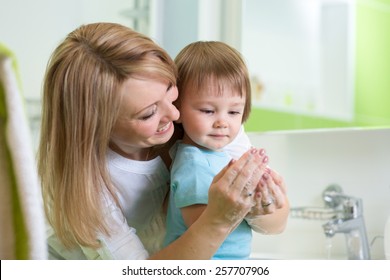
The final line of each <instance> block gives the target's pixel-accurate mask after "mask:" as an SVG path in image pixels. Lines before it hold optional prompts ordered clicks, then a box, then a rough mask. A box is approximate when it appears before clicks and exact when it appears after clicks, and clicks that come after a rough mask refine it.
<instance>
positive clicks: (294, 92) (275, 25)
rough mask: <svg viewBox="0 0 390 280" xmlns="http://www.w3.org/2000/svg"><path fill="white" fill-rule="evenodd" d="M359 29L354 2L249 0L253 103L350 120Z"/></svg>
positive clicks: (246, 25)
mask: <svg viewBox="0 0 390 280" xmlns="http://www.w3.org/2000/svg"><path fill="white" fill-rule="evenodd" d="M354 32H355V30H354V9H353V5H352V1H345V0H339V1H331V2H329V1H306V0H290V1H285V0H273V1H267V0H260V1H259V0H246V1H244V2H243V11H242V36H241V38H242V41H241V51H242V53H243V54H244V55H245V57H246V58H247V60H248V67H249V70H250V72H251V74H252V77H253V79H252V83H253V103H254V106H260V107H263V108H269V109H273V110H281V111H285V112H294V113H298V114H306V115H314V116H322V117H329V118H334V119H340V120H346V121H349V120H351V119H352V118H353V107H352V105H353V90H354V88H353V83H354V79H353V65H354V63H353V49H354Z"/></svg>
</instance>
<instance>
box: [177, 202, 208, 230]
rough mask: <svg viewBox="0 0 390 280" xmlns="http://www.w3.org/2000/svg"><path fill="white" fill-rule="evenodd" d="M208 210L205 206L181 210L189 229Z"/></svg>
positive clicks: (198, 205) (194, 206) (197, 205)
mask: <svg viewBox="0 0 390 280" xmlns="http://www.w3.org/2000/svg"><path fill="white" fill-rule="evenodd" d="M205 209H206V205H205V204H194V205H191V206H187V207H183V208H181V214H182V216H183V220H184V222H185V224H186V226H187V227H190V226H191V225H192V224H193V223H194V222H195V221H196V220H197V219H198V218H199V216H200V215H201V214H202V213H203V211H204V210H205Z"/></svg>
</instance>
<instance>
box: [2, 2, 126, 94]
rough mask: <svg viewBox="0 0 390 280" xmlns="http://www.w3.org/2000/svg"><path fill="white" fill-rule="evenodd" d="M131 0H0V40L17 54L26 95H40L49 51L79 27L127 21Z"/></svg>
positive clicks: (124, 22)
mask: <svg viewBox="0 0 390 280" xmlns="http://www.w3.org/2000/svg"><path fill="white" fill-rule="evenodd" d="M131 2H132V1H128V0H116V1H115V5H113V2H112V1H109V0H66V1H64V0H34V1H24V0H12V1H10V0H0V42H1V43H2V44H5V45H6V46H7V47H8V48H9V49H11V51H13V53H14V54H15V55H16V58H17V60H18V64H19V72H20V77H21V81H22V86H23V93H24V95H25V96H26V98H29V99H31V98H33V99H36V98H39V97H40V94H41V84H42V79H43V75H44V72H45V68H46V64H47V61H48V59H49V57H50V54H51V53H52V51H53V50H54V48H55V47H56V46H57V44H58V43H59V42H60V40H62V39H63V38H64V37H65V36H66V35H67V34H68V33H69V32H71V31H72V30H73V29H75V28H76V27H77V26H79V25H81V24H84V23H89V22H95V21H114V22H118V23H122V24H128V23H129V20H128V19H127V18H125V17H124V16H122V15H121V12H122V11H124V10H126V9H129V8H130V7H131Z"/></svg>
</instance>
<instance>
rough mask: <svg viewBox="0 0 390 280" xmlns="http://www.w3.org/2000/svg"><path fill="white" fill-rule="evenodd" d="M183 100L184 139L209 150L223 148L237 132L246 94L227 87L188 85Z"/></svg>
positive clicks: (181, 118)
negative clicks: (241, 94)
mask: <svg viewBox="0 0 390 280" xmlns="http://www.w3.org/2000/svg"><path fill="white" fill-rule="evenodd" d="M180 94H183V96H182V98H181V101H180V108H179V109H180V121H181V122H182V124H183V127H184V130H185V135H184V138H183V142H184V143H187V144H192V145H195V146H200V147H203V148H207V149H210V150H220V149H222V148H223V147H224V146H226V145H227V144H229V143H230V142H232V141H233V140H234V138H235V137H236V136H237V134H238V132H239V130H240V127H241V124H242V115H243V112H244V107H245V97H241V96H240V93H239V92H236V91H233V90H232V89H231V88H230V87H225V89H224V90H223V93H222V94H220V93H218V88H217V87H216V86H214V85H213V86H210V87H207V86H205V87H204V89H202V91H201V92H198V91H195V90H193V89H192V88H191V87H188V88H187V89H186V91H185V92H182V93H180Z"/></svg>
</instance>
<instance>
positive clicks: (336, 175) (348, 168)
mask: <svg viewBox="0 0 390 280" xmlns="http://www.w3.org/2000/svg"><path fill="white" fill-rule="evenodd" d="M249 136H250V138H251V140H252V143H253V144H254V146H256V147H263V148H265V149H266V150H267V153H268V155H269V157H270V166H271V167H272V168H274V169H275V170H277V171H278V172H279V173H281V174H282V175H283V177H284V179H285V181H286V184H287V187H288V196H289V200H290V204H291V207H301V206H317V207H318V206H320V207H321V206H323V201H322V197H321V194H322V191H323V190H324V189H325V187H326V186H328V185H329V184H332V183H337V184H339V185H340V186H341V187H342V188H343V191H344V193H345V194H347V195H351V196H354V197H359V198H362V199H363V206H364V217H365V222H366V228H367V233H368V239H369V241H370V242H371V243H372V244H371V258H372V259H384V249H383V231H384V225H385V222H386V219H387V217H388V216H389V215H390V203H389V202H390V129H366V130H363V129H341V130H338V129H337V130H314V131H293V132H268V133H252V134H251V133H249ZM323 223H325V222H324V221H315V220H301V219H297V218H292V217H290V219H289V222H288V225H287V228H286V231H285V232H284V233H282V234H281V235H276V236H263V235H259V234H255V235H254V240H253V257H255V258H266V259H267V258H271V259H272V258H278V259H279V258H282V259H347V252H346V243H345V238H344V236H343V235H342V234H337V235H335V236H334V237H333V238H332V239H331V240H327V239H326V238H325V235H324V233H323V231H322V224H323ZM327 248H328V249H327Z"/></svg>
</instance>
